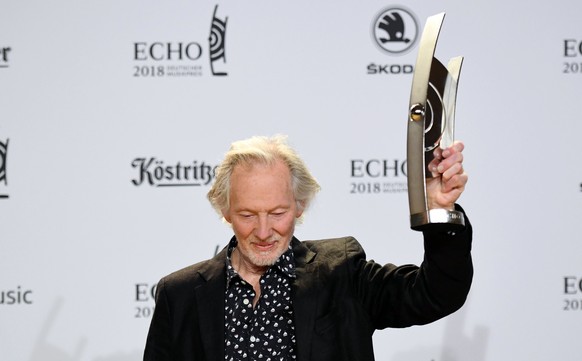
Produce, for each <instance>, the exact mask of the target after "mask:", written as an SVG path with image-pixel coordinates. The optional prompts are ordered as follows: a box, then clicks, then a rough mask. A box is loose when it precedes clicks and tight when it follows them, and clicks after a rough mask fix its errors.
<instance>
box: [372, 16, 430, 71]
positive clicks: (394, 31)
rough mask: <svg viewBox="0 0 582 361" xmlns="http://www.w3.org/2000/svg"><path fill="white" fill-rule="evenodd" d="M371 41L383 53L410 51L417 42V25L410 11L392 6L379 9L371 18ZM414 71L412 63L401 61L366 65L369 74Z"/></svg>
mask: <svg viewBox="0 0 582 361" xmlns="http://www.w3.org/2000/svg"><path fill="white" fill-rule="evenodd" d="M371 30H372V31H371V33H372V42H373V43H374V44H375V45H376V48H378V49H379V50H380V51H381V52H382V53H383V54H388V55H390V56H393V57H396V56H402V55H405V54H407V53H408V52H410V51H411V50H412V49H413V48H414V47H415V46H416V43H417V42H418V38H419V27H418V21H417V20H416V16H415V15H414V13H412V11H410V10H408V9H406V8H404V7H401V6H393V7H389V8H385V9H383V10H382V11H380V12H379V13H378V14H376V16H374V18H373V20H372V29H371ZM413 72H414V65H412V64H408V63H402V62H391V63H389V64H386V63H383V62H382V63H379V62H374V61H373V62H370V63H369V64H368V65H367V66H366V73H367V74H369V75H406V74H412V73H413Z"/></svg>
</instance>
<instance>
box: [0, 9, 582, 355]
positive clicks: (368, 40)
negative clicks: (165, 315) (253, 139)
mask: <svg viewBox="0 0 582 361" xmlns="http://www.w3.org/2000/svg"><path fill="white" fill-rule="evenodd" d="M440 12H446V18H445V22H444V25H443V28H442V31H441V35H440V40H439V44H438V47H437V54H436V56H437V57H438V58H439V59H441V61H443V62H446V61H447V60H448V59H449V58H450V57H453V56H457V55H463V56H464V57H465V63H464V65H463V70H462V73H461V79H460V84H459V94H458V99H457V100H458V103H457V112H456V115H457V129H456V137H457V138H458V139H462V140H463V141H464V142H465V144H466V150H465V168H466V170H467V172H468V173H469V175H470V179H469V184H468V186H467V189H466V191H465V193H464V194H463V196H462V198H461V200H460V203H461V204H462V205H463V206H464V208H465V209H466V210H467V213H468V215H469V217H470V219H471V220H472V223H473V225H474V230H475V239H474V247H473V249H474V261H475V279H474V284H473V288H472V290H471V293H470V296H469V298H468V300H467V302H466V304H465V305H464V307H463V308H462V309H461V310H460V311H458V312H457V313H455V314H454V315H452V316H450V317H448V318H445V319H443V320H440V321H437V322H435V323H433V324H430V325H426V326H421V327H411V328H407V329H389V330H383V331H378V332H376V334H375V336H374V342H375V354H376V359H377V360H385V361H421V360H422V361H461V360H472V361H485V360H487V361H500V360H529V361H534V360H536V361H546V360H563V361H577V360H580V359H582V354H581V351H580V335H581V334H582V236H581V235H580V230H579V226H580V223H581V219H582V217H581V215H582V166H581V160H580V134H582V115H581V111H580V104H581V102H582V100H581V95H580V94H582V25H581V21H580V17H581V14H582V3H581V2H579V1H574V0H568V1H566V0H557V1H553V2H551V3H527V4H526V3H521V2H517V1H501V0H494V1H484V0H479V1H473V2H467V1H462V0H450V1H444V0H442V1H441V0H439V1H431V2H426V1H400V2H398V1H396V2H386V1H380V0H371V1H329V0H322V1H303V0H298V1H293V2H290V1H280V0H275V1H273V0H271V1H266V0H248V1H235V0H230V1H201V0H182V1H174V0H170V1H152V0H141V1H137V0H129V1H110V0H107V1H90V0H86V1H72V0H58V1H50V2H47V1H38V0H30V1H16V0H3V1H2V2H1V3H0V359H1V360H8V361H20V360H24V361H69V360H71V361H77V360H83V361H137V360H140V359H141V358H142V353H143V348H144V344H145V338H146V334H147V330H148V327H149V323H150V320H151V316H152V312H153V308H154V305H155V303H154V299H153V295H154V292H155V287H156V282H157V281H158V280H159V279H160V278H161V277H162V276H164V275H166V274H168V273H170V272H172V271H175V270H177V269H179V268H182V267H184V266H187V265H190V264H192V263H195V262H198V261H201V260H203V259H206V258H209V257H212V256H213V255H214V254H215V253H216V252H217V250H219V249H221V248H222V247H224V246H225V245H226V244H227V241H228V239H229V238H230V236H231V233H232V232H231V230H230V228H229V226H228V225H227V224H225V223H223V222H222V221H221V219H220V218H219V217H218V215H217V214H216V213H215V212H214V211H213V209H212V208H211V206H210V205H209V203H208V202H207V200H206V192H207V191H208V189H209V187H210V184H211V182H212V180H213V176H214V168H215V167H216V165H217V164H218V163H219V162H220V160H221V159H222V156H223V154H224V153H225V152H226V150H227V149H228V147H229V145H230V143H231V142H232V141H234V140H238V139H241V138H246V137H249V136H252V135H274V134H286V135H288V136H289V142H290V143H291V145H293V146H294V147H295V148H296V149H297V150H298V152H299V153H300V154H301V155H302V157H303V158H304V159H305V160H306V162H307V164H308V165H309V166H310V168H311V170H312V172H313V173H314V175H315V176H316V177H317V179H318V180H319V182H320V183H321V185H322V191H321V192H320V194H319V195H318V198H317V199H316V201H315V203H314V204H313V206H312V207H311V208H310V210H309V211H308V213H307V214H306V217H305V220H304V222H303V223H302V224H301V225H299V226H298V227H297V230H296V235H297V237H299V238H300V239H318V238H327V237H335V236H343V235H353V236H355V237H356V238H358V240H359V241H360V242H361V243H362V244H363V245H364V247H365V249H366V251H367V254H368V257H369V258H371V259H374V260H376V261H378V262H382V263H387V262H392V263H396V264H405V263H419V262H421V261H422V237H421V234H419V233H418V232H414V231H412V230H410V229H409V222H408V198H407V193H406V192H407V185H406V177H407V174H406V127H407V114H408V100H409V95H410V86H411V82H412V72H413V70H414V65H415V62H416V55H417V52H418V43H419V38H420V34H421V32H422V28H423V26H424V23H425V21H426V18H427V17H429V16H431V15H434V14H437V13H440ZM395 14H396V15H395ZM394 19H400V20H398V21H396V22H395V21H394Z"/></svg>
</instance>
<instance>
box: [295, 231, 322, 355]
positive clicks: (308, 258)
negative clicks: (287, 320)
mask: <svg viewBox="0 0 582 361" xmlns="http://www.w3.org/2000/svg"><path fill="white" fill-rule="evenodd" d="M292 247H293V253H294V255H295V272H296V274H297V278H296V279H295V282H294V283H293V286H292V295H293V312H294V315H295V337H296V339H297V360H298V361H307V360H309V359H310V357H311V355H310V351H311V340H312V336H313V329H314V324H315V318H316V314H315V311H316V310H317V307H316V304H317V298H318V297H317V293H318V290H319V289H320V287H317V283H319V275H318V272H317V271H318V270H317V267H316V265H315V263H314V262H313V261H314V259H315V255H316V253H314V252H312V251H311V250H310V249H308V248H307V247H306V246H305V245H303V244H302V243H301V242H299V241H298V240H297V239H296V238H295V237H293V240H292Z"/></svg>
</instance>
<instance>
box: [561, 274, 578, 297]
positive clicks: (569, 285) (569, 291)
mask: <svg viewBox="0 0 582 361" xmlns="http://www.w3.org/2000/svg"><path fill="white" fill-rule="evenodd" d="M578 293H582V277H581V278H577V277H574V276H566V277H564V294H566V295H575V294H578Z"/></svg>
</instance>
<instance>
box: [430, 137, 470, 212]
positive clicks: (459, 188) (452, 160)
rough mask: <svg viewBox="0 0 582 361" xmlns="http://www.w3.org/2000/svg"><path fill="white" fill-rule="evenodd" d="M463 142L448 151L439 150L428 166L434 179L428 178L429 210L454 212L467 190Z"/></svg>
mask: <svg viewBox="0 0 582 361" xmlns="http://www.w3.org/2000/svg"><path fill="white" fill-rule="evenodd" d="M463 149H465V145H464V144H463V142H460V141H456V142H455V143H454V144H453V145H452V146H450V147H449V148H447V149H444V150H442V149H440V148H437V149H436V150H435V151H434V159H433V160H432V161H431V162H430V164H429V165H428V169H429V170H430V172H431V173H432V176H433V178H427V181H426V190H427V194H428V208H429V209H435V208H444V209H448V210H453V209H454V207H455V202H456V201H457V199H459V197H460V196H461V193H463V191H464V190H465V185H466V184H467V180H468V178H469V177H468V176H467V174H466V173H465V171H464V169H463V153H462V152H463Z"/></svg>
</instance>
